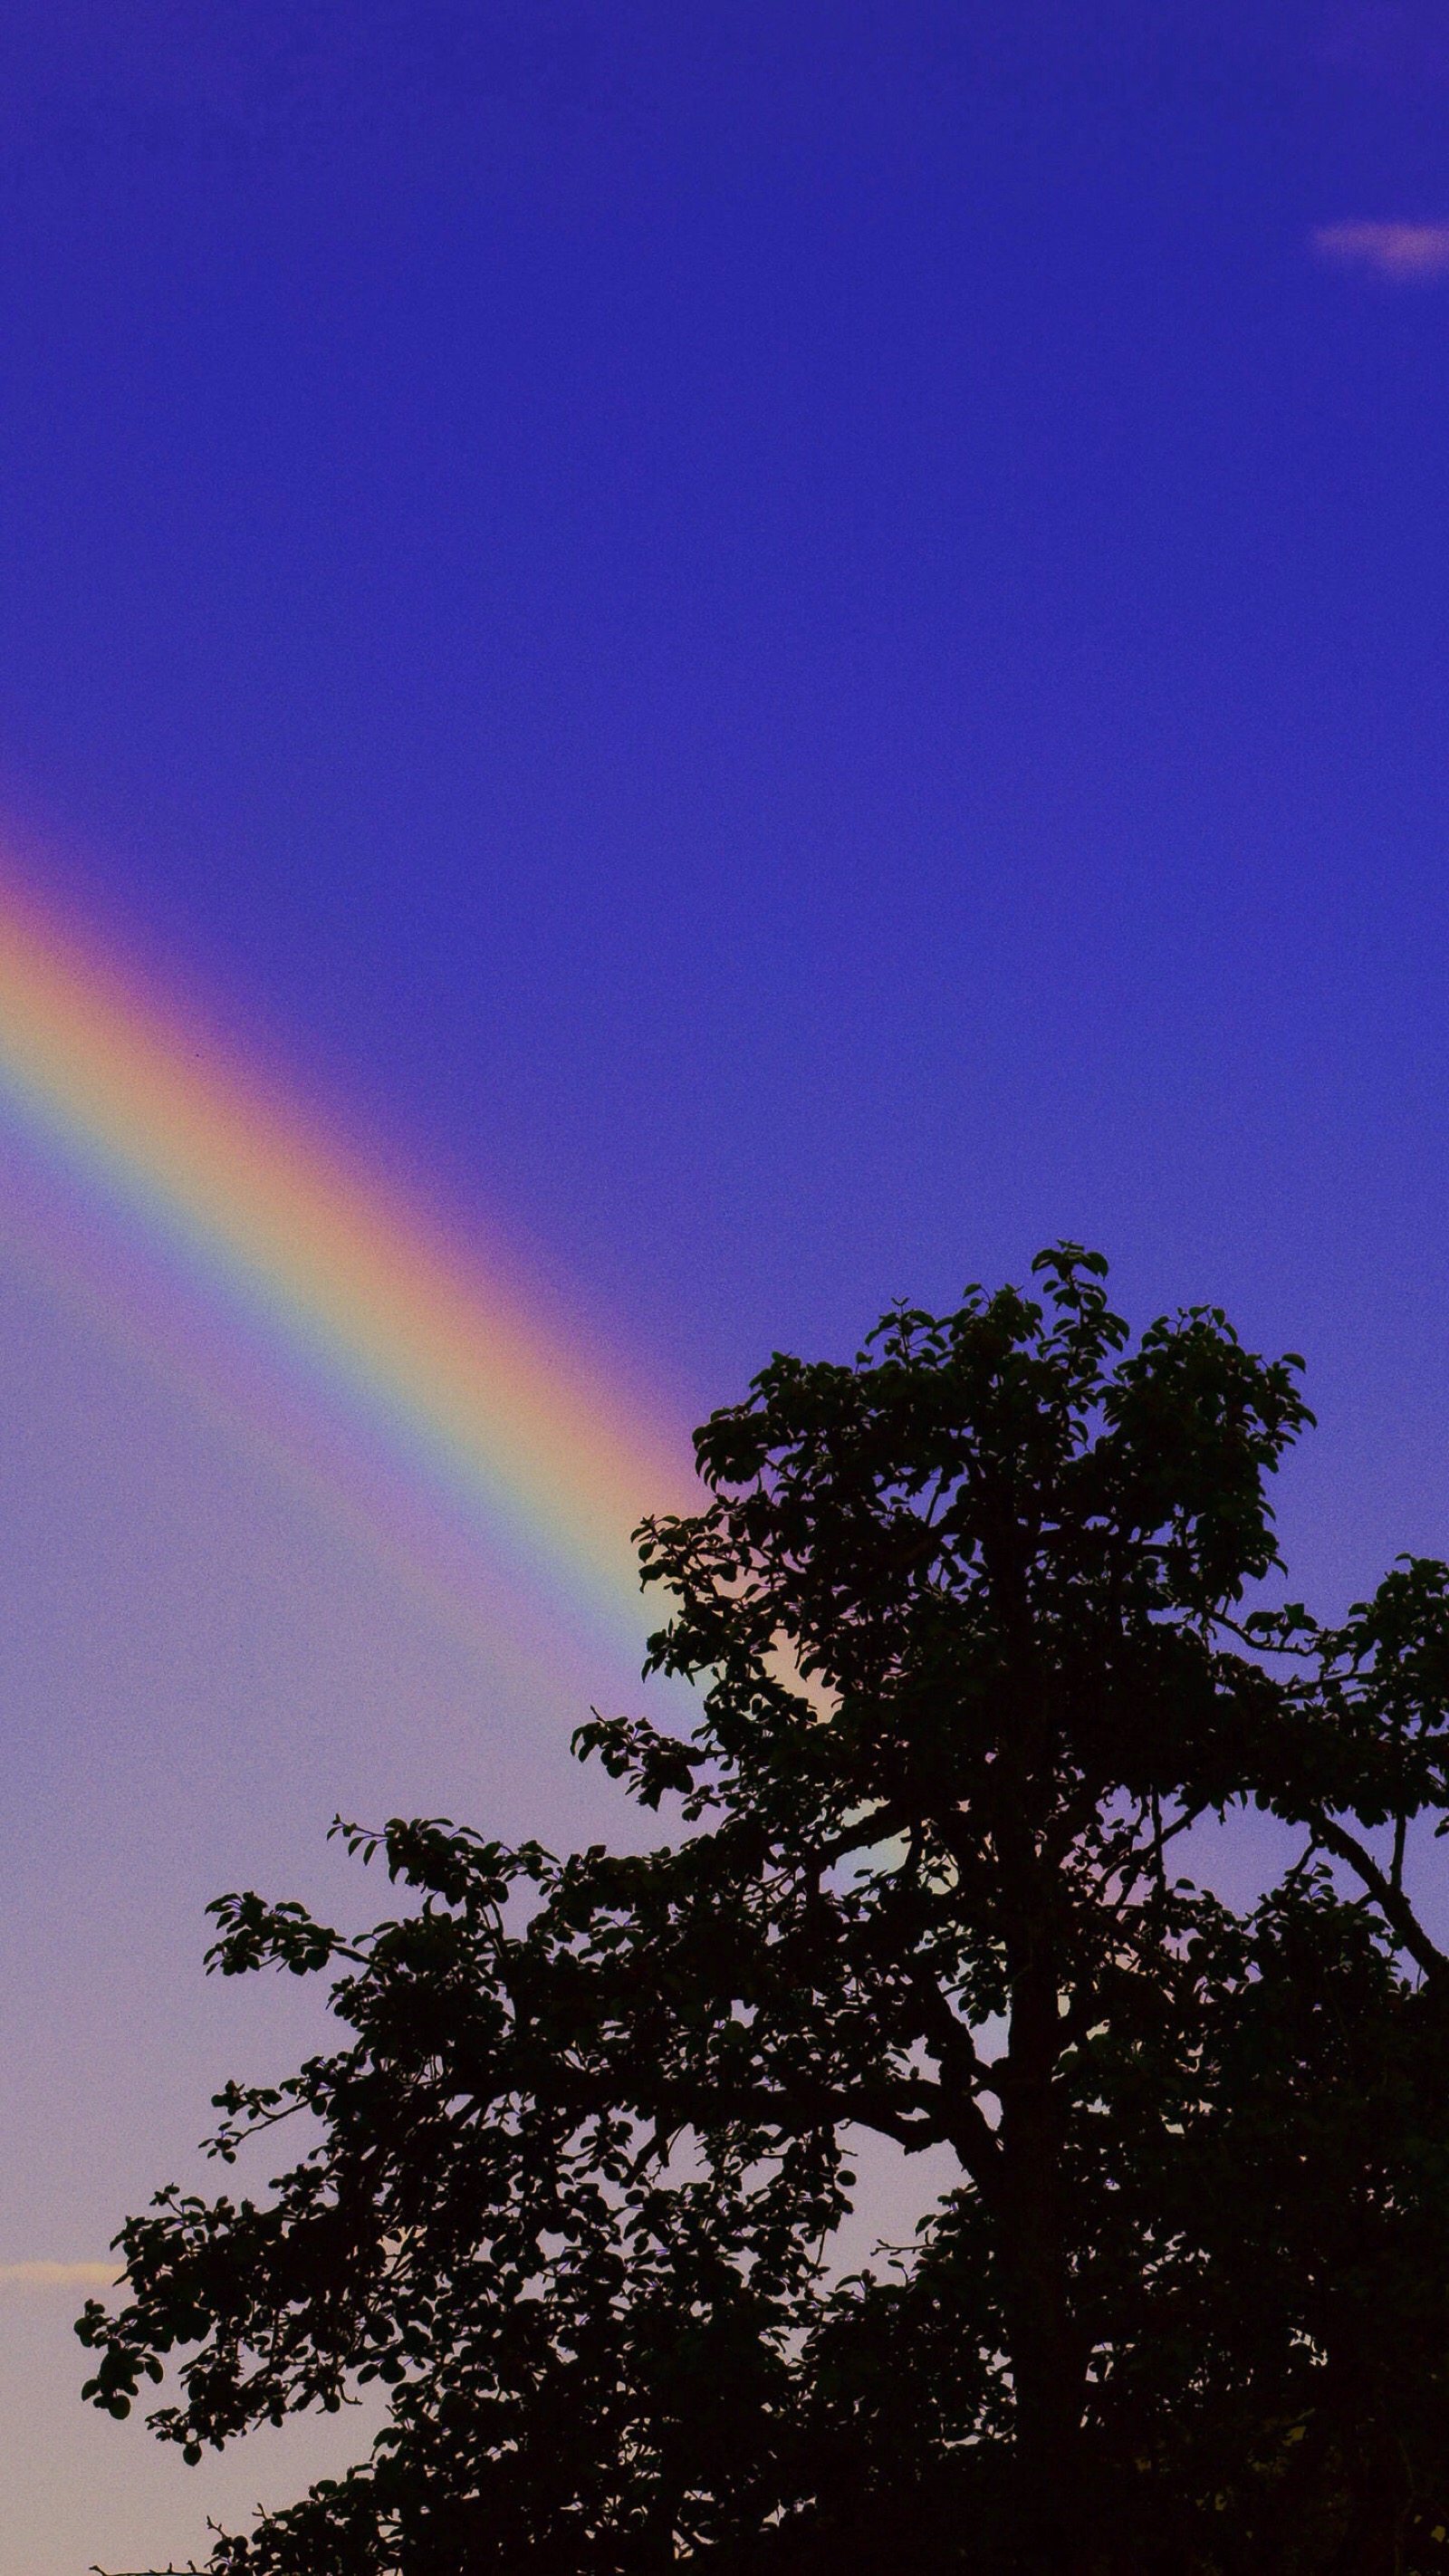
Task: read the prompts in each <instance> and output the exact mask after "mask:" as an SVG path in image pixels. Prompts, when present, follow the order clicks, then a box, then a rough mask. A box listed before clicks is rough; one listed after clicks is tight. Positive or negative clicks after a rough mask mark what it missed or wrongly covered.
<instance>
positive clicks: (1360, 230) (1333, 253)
mask: <svg viewBox="0 0 1449 2576" xmlns="http://www.w3.org/2000/svg"><path fill="white" fill-rule="evenodd" d="M1313 247H1314V249H1315V250H1316V251H1317V252H1318V253H1319V255H1320V257H1321V258H1323V259H1332V260H1337V261H1338V262H1339V263H1340V264H1341V265H1342V266H1343V267H1345V268H1365V269H1371V270H1372V271H1373V272H1374V274H1375V275H1376V276H1378V277H1387V278H1392V279H1393V280H1394V281H1395V282H1396V283H1398V284H1401V285H1427V284H1430V283H1431V282H1432V281H1433V280H1434V279H1436V278H1441V277H1449V224H1364V223H1354V224H1320V225H1319V227H1318V230H1317V231H1316V232H1315V234H1314V236H1313Z"/></svg>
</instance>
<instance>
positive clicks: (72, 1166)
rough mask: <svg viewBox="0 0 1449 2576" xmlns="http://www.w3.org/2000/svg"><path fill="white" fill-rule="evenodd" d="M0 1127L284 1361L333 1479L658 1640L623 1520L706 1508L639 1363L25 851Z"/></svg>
mask: <svg viewBox="0 0 1449 2576" xmlns="http://www.w3.org/2000/svg"><path fill="white" fill-rule="evenodd" d="M0 1121H3V1122H4V1124H5V1126H6V1127H7V1128H8V1130H9V1133H10V1136H11V1138H12V1139H14V1138H17V1137H18V1138H21V1139H23V1140H24V1143H25V1146H26V1149H27V1150H28V1152H29V1153H30V1154H31V1155H32V1156H38V1158H39V1160H40V1161H41V1163H42V1164H43V1165H44V1167H45V1168H46V1170H47V1171H48V1172H49V1173H51V1174H52V1175H54V1176H57V1177H58V1178H59V1180H60V1182H61V1184H62V1186H63V1188H64V1189H65V1190H66V1191H67V1192H70V1193H77V1192H78V1193H79V1195H80V1198H81V1200H82V1201H83V1203H84V1205H85V1206H86V1207H87V1208H88V1209H89V1210H90V1211H91V1213H92V1216H94V1215H95V1214H96V1212H98V1211H99V1212H101V1221H102V1223H103V1226H104V1228H105V1230H106V1231H107V1233H108V1234H112V1235H114V1237H115V1244H116V1252H117V1262H118V1272H120V1271H124V1270H125V1267H126V1264H127V1262H128V1261H129V1262H130V1264H131V1265H132V1268H133V1269H134V1265H135V1262H136V1260H137V1258H138V1253H139V1257H141V1258H142V1259H144V1261H145V1262H146V1263H147V1264H149V1265H150V1267H151V1270H152V1271H153V1273H155V1272H158V1271H159V1275H160V1276H161V1277H162V1281H163V1286H162V1290H161V1292H160V1303H161V1304H162V1305H163V1306H164V1305H165V1304H166V1303H167V1301H168V1299H169V1300H170V1302H171V1303H172V1304H173V1305H174V1306H175V1307H176V1309H177V1311H178V1312H179V1311H180V1309H181V1306H182V1305H184V1304H185V1302H186V1301H187V1300H190V1301H191V1304H192V1306H193V1307H195V1306H196V1305H197V1303H198V1301H199V1303H200V1305H201V1306H202V1307H203V1308H204V1309H206V1310H207V1311H208V1312H209V1314H210V1316H211V1318H212V1322H213V1328H214V1330H213V1340H215V1337H216V1330H217V1329H219V1331H220V1333H221V1334H222V1335H223V1336H224V1337H228V1338H235V1337H236V1335H237V1334H238V1332H239V1333H240V1335H241V1337H242V1338H243V1339H244V1341H245V1343H246V1345H247V1349H248V1353H249V1357H248V1361H247V1370H248V1371H249V1373H250V1375H249V1382H250V1383H251V1384H252V1386H253V1388H254V1390H255V1389H256V1388H257V1387H259V1386H260V1385H261V1383H262V1381H263V1380H264V1379H265V1378H266V1377H267V1376H268V1374H270V1376H271V1377H272V1378H273V1379H275V1378H276V1376H277V1374H278V1372H279V1371H280V1372H282V1373H284V1374H285V1376H286V1378H287V1381H288V1383H289V1385H290V1387H291V1389H292V1399H293V1400H292V1416H293V1419H294V1420H295V1419H296V1417H297V1413H298V1403H299V1390H300V1391H302V1393H303V1394H304V1396H305V1407H306V1408H307V1409H310V1410H311V1412H312V1413H313V1414H314V1415H318V1414H320V1416H322V1417H324V1419H325V1424H326V1426H327V1427H326V1429H325V1432H324V1430H323V1429H321V1428H319V1425H318V1423H317V1422H315V1421H314V1423H313V1426H312V1429H313V1432H314V1433H315V1435H316V1436H315V1438H313V1439H312V1441H311V1445H312V1447H313V1448H314V1450H315V1451H316V1453H317V1455H318V1456H322V1457H324V1458H325V1460H326V1472H327V1473H328V1474H330V1475H331V1476H332V1478H333V1480H334V1482H342V1483H345V1482H346V1479H347V1475H348V1468H347V1466H346V1464H345V1459H346V1457H348V1456H350V1457H352V1458H353V1459H354V1460H356V1459H357V1458H360V1457H363V1456H364V1455H365V1456H366V1458H367V1459H368V1461H369V1462H370V1463H369V1465H368V1467H367V1469H366V1475H370V1476H371V1478H372V1480H373V1488H374V1490H377V1489H378V1479H379V1477H380V1476H382V1475H383V1472H384V1468H385V1470H386V1475H387V1478H388V1479H389V1480H390V1483H391V1486H392V1490H393V1493H394V1497H395V1498H396V1495H397V1494H398V1492H399V1491H400V1490H402V1489H407V1491H408V1493H409V1495H410V1498H411V1501H412V1502H413V1503H414V1504H419V1505H420V1506H422V1507H424V1508H425V1509H426V1510H427V1511H429V1512H431V1513H432V1516H433V1518H434V1520H435V1521H439V1520H449V1519H451V1521H452V1522H453V1523H454V1524H455V1525H456V1526H458V1527H460V1528H461V1529H462V1530H463V1531H464V1532H465V1533H466V1534H467V1537H468V1539H469V1541H470V1543H475V1544H476V1547H477V1549H478V1551H479V1552H480V1553H481V1554H482V1555H484V1556H487V1557H489V1558H490V1559H491V1560H492V1561H493V1563H494V1565H495V1567H496V1566H498V1565H502V1566H503V1567H504V1568H505V1569H506V1570H507V1571H508V1573H509V1574H510V1575H517V1576H518V1578H519V1579H520V1580H521V1581H522V1582H524V1583H525V1584H527V1585H531V1586H532V1587H533V1589H534V1593H535V1596H536V1597H542V1598H543V1599H545V1600H552V1601H553V1602H555V1603H557V1604H558V1605H560V1606H561V1607H562V1608H564V1609H565V1610H566V1611H568V1612H569V1613H571V1614H574V1615H578V1614H580V1613H582V1614H584V1615H586V1616H587V1618H589V1619H599V1618H602V1619H603V1620H604V1621H605V1622H606V1623H607V1624H608V1626H609V1627H610V1628H611V1630H612V1631H613V1632H614V1633H615V1635H616V1636H617V1637H619V1638H620V1639H621V1640H622V1639H623V1638H626V1637H627V1638H628V1639H629V1640H630V1641H631V1643H637V1642H638V1640H639V1639H640V1638H642V1636H643V1635H644V1633H645V1632H646V1630H647V1627H648V1626H649V1625H650V1624H652V1622H651V1621H650V1619H649V1617H648V1616H647V1609H648V1608H650V1607H652V1604H649V1605H646V1604H645V1603H644V1602H643V1601H641V1598H640V1593H639V1585H638V1577H637V1568H636V1565H635V1560H634V1556H633V1551H632V1548H631V1546H630V1544H629V1532H630V1530H631V1528H632V1527H633V1526H634V1524H635V1523H636V1522H637V1521H638V1520H639V1519H640V1518H641V1517H642V1515H643V1514H644V1513H645V1512H646V1511H649V1510H658V1509H669V1508H678V1507H681V1506H683V1507H687V1506H688V1502H689V1499H690V1490H691V1488H690V1484H689V1480H688V1479H687V1475H686V1472H685V1468H686V1461H687V1456H688V1448H687V1442H686V1441H685V1440H684V1438H683V1436H682V1431H681V1430H680V1429H677V1428H672V1427H671V1426H669V1425H667V1424H666V1423H665V1422H664V1421H663V1420H662V1419H661V1420H654V1419H652V1418H651V1417H650V1415H649V1412H648V1410H647V1408H646V1407H645V1405H644V1404H642V1403H641V1402H640V1401H638V1400H637V1399H635V1398H632V1397H628V1396H621V1394H620V1392H619V1381H620V1380H621V1379H622V1376H623V1371H622V1368H620V1369H619V1370H611V1369H610V1367H609V1365H608V1364H607V1363H605V1362H602V1361H600V1360H599V1359H598V1358H597V1357H595V1356H594V1355H592V1354H589V1353H587V1352H585V1351H583V1350H582V1349H580V1348H579V1347H577V1346H576V1341H575V1340H574V1339H571V1338H570V1336H569V1334H568V1333H567V1332H566V1331H565V1330H563V1329H560V1328H557V1327H555V1328H552V1329H550V1327H549V1326H548V1324H547V1323H544V1322H540V1320H539V1316H538V1313H537V1311H534V1312H530V1300H529V1296H528V1295H527V1294H526V1292H525V1291H524V1290H523V1289H522V1287H521V1286H520V1285H519V1282H518V1278H517V1277H516V1276H515V1275H514V1274H513V1273H511V1272H510V1271H509V1270H508V1269H507V1267H506V1266H505V1264H504V1262H503V1261H502V1260H501V1259H500V1258H498V1257H497V1256H496V1255H494V1254H491V1253H490V1254H485V1253H484V1252H483V1251H482V1250H481V1249H480V1248H479V1247H478V1246H477V1245H476V1244H475V1243H473V1242H472V1241H470V1240H465V1239H463V1237H462V1235H461V1232H460V1230H459V1229H456V1228H454V1227H451V1226H447V1225H444V1224H442V1223H441V1222H440V1221H439V1220H438V1218H437V1217H436V1215H435V1214H434V1213H433V1212H432V1211H431V1210H430V1209H429V1208H428V1207H427V1206H426V1204H425V1203H424V1201H423V1200H422V1198H421V1196H420V1195H414V1194H410V1193H409V1191H408V1190H407V1189H406V1188H405V1187H404V1186H402V1185H401V1184H399V1183H398V1182H397V1181H396V1180H395V1179H393V1178H392V1177H390V1176H389V1175H387V1174H386V1173H385V1172H384V1171H383V1170H382V1168H381V1167H380V1163H379V1162H378V1160H377V1159H376V1158H374V1159H373V1160H369V1159H368V1158H366V1157H364V1156H363V1155H362V1154H360V1153H359V1152H358V1151H357V1150H356V1148H355V1147H353V1146H352V1145H350V1144H349V1143H347V1142H343V1141H339V1140H338V1138H337V1137H336V1136H335V1135H334V1134H332V1133H331V1132H330V1122H328V1121H326V1120H324V1119H323V1118H322V1117H321V1116H320V1115H319V1114H318V1112H317V1111H316V1110H315V1108H309V1107H308V1106H307V1105H306V1104H304V1103H303V1102H302V1101H301V1100H300V1099H299V1098H298V1097H297V1096H296V1094H295V1092H293V1091H290V1090H288V1088H287V1087H286V1086H285V1085H283V1084H282V1083H280V1082H279V1081H278V1080H277V1079H275V1078H274V1077H273V1076H272V1075H271V1074H270V1073H269V1072H268V1071H267V1070H266V1069H265V1068H264V1067H263V1066H262V1065H260V1064H259V1063H256V1062H252V1061H248V1060H245V1059H243V1058H242V1057H241V1056H240V1055H239V1054H238V1052H237V1051H236V1050H235V1049H234V1048H233V1047H232V1046H230V1045H229V1044H227V1043H224V1042H223V1040H222V1039H221V1037H220V1036H219V1035H218V1034H217V1033H216V1031H215V1030H214V1029H212V1028H211V1027H210V1026H208V1025H207V1024H206V1022H205V1021H204V1019H203V1017H202V1016H201V1015H200V1014H199V1013H197V1012H196V1011H194V1010H191V1009H188V1008H187V1007H185V1006H184V1005H183V1004H182V1003H181V1002H180V1001H179V1000H178V999H177V997H176V996H175V995H174V994H169V993H165V992H163V991H161V990H160V989H159V988H157V987H156V986H155V985H154V984H153V983H152V981H151V980H150V979H149V978H148V977H147V976H146V975H145V974H144V973H142V972H140V971H138V970H137V968H136V967H135V966H134V965H133V964H131V963H130V962H129V961H126V962H122V961H121V960H120V958H119V956H118V955H117V954H111V953H109V952H107V951H104V950H102V949H101V948H99V947H98V946H97V945H96V944H95V943H93V942H87V940H86V939H85V937H84V936H83V934H81V933H79V932H77V931H76V930H75V929H74V928H73V927H72V926H71V925H70V924H69V923H63V922H62V921H61V920H60V918H59V917H58V915H57V913H56V911H55V910H54V908H53V907H49V906H46V905H43V904H42V903H41V902H40V901H39V900H38V899H37V898H36V896H35V895H34V893H33V892H32V891H30V890H29V889H28V888H27V887H26V886H24V885H23V884H22V882H21V881H20V880H19V878H18V876H17V875H16V873H15V872H14V868H13V863H12V866H11V868H10V869H7V870H6V872H5V873H4V874H3V876H0ZM95 1268H96V1265H95V1264H94V1263H93V1264H92V1270H93V1273H94V1271H95ZM156 1302H157V1298H156V1292H155V1290H154V1288H153V1292H152V1305H153V1311H154V1309H155V1306H156ZM541 1303H542V1301H541V1300H537V1299H536V1300H534V1305H535V1308H536V1307H537V1306H539V1305H541ZM195 1338H196V1337H195V1334H193V1336H192V1340H193V1344H194V1342H195ZM259 1372H260V1374H259ZM233 1375H235V1372H233ZM611 1379H612V1381H613V1382H611ZM257 1401H258V1402H259V1403H260V1402H262V1401H263V1399H262V1397H261V1396H260V1395H258V1396H257ZM379 1462H382V1463H381V1464H380V1463H379ZM314 1463H315V1461H314ZM365 1480H366V1478H365V1477H364V1481H365Z"/></svg>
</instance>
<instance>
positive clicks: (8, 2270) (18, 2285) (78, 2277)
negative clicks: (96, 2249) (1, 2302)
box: [0, 2263, 121, 2290]
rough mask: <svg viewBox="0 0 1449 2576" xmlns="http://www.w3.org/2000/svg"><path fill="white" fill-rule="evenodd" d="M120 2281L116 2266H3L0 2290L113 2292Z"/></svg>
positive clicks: (91, 2264)
mask: <svg viewBox="0 0 1449 2576" xmlns="http://www.w3.org/2000/svg"><path fill="white" fill-rule="evenodd" d="M120 2278H121V2274H120V2272H119V2271H118V2269H117V2267H116V2265H115V2264H114V2263H0V2289H21V2290H27V2289H28V2290H111V2289H114V2287H115V2285H116V2283H117V2281H119V2280H120Z"/></svg>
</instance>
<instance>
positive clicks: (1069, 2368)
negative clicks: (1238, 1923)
mask: <svg viewBox="0 0 1449 2576" xmlns="http://www.w3.org/2000/svg"><path fill="white" fill-rule="evenodd" d="M1056 2054H1057V1995H1056V1980H1055V1977H1054V1976H1053V1975H1049V1974H1048V1973H1047V1972H1046V1971H1045V1969H1044V1968H1043V1967H1042V1966H1041V1965H1040V1964H1034V1965H1033V1966H1032V1967H1031V1968H1029V1969H1028V1970H1027V1972H1026V1973H1025V1974H1024V1975H1023V1976H1022V1977H1021V1978H1020V1979H1019V1980H1018V1981H1017V1983H1016V1986H1015V1990H1014V1993H1013V1998H1012V2016H1011V2044H1010V2048H1009V2051H1008V2055H1007V2067H1006V2070H1005V2071H1004V2074H1003V2081H1002V2087H1001V2106H1002V2107H1001V2133H1000V2134H1001V2147H1002V2184H1003V2190H1002V2194H1001V2200H1000V2204H999V2211H998V2217H999V2236H998V2244H999V2253H1000V2266H1001V2295H1002V2306H1003V2310H1004V2314H1005V2322H1006V2338H1007V2351H1008V2356H1009V2359H1010V2362H1011V2375H1012V2383H1013V2387H1014V2391H1015V2397H1016V2425H1017V2431H1016V2452H1017V2462H1018V2468H1019V2472H1020V2494H1021V2499H1022V2516H1023V2538H1024V2543H1025V2554H1024V2557H1023V2565H1024V2566H1025V2567H1028V2568H1035V2567H1037V2566H1040V2568H1041V2569H1042V2571H1043V2576H1046V2572H1047V2571H1050V2576H1069V2572H1070V2571H1072V2570H1075V2569H1077V2568H1082V2567H1085V2566H1086V2565H1087V2563H1088V2559H1087V2547H1088V2543H1087V2533H1086V2513H1087V2504H1088V2499H1087V2497H1086V2494H1085V2492H1084V2479H1083V2469H1084V2462H1083V2457H1082V2415H1083V2408H1084V2398H1085V2381H1086V2372H1085V2357H1084V2355H1083V2354H1082V2351H1081V2343H1080V2336H1079V2334H1078V2332H1077V2329H1076V2326H1075V2323H1074V2320H1073V2317H1072V2312H1071V2299H1070V2278H1069V2273H1068V2268H1067V2261H1066V2251H1065V2246H1064V2242H1063V2233H1062V2210H1061V2197H1062V2195H1061V2159H1062V2139H1061V2123H1060V2115H1059V2112H1058V2108H1057V2103H1056V2100H1055V2095H1054V2089H1053V2075H1054V2072H1055V2066H1056Z"/></svg>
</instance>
